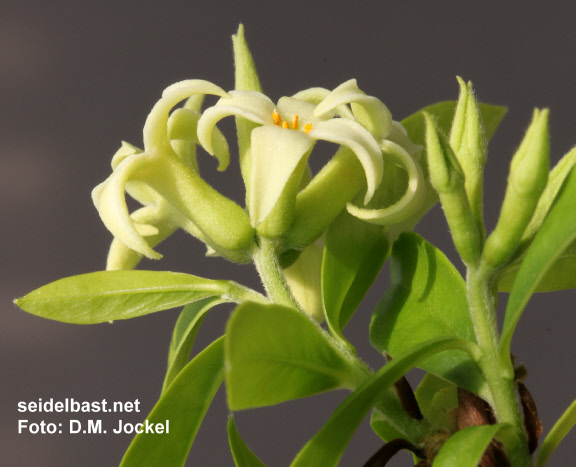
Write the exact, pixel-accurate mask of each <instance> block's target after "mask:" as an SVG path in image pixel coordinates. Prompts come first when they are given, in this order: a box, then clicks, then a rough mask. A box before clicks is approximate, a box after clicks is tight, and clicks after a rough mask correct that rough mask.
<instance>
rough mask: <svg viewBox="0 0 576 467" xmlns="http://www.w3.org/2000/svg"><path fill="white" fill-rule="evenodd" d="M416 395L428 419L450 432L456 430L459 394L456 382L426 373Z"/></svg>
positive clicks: (423, 413)
mask: <svg viewBox="0 0 576 467" xmlns="http://www.w3.org/2000/svg"><path fill="white" fill-rule="evenodd" d="M414 395H415V396H416V400H417V401H418V406H419V407H420V410H421V411H422V415H424V418H425V419H426V420H428V421H430V422H431V423H432V424H433V425H434V426H435V427H438V428H442V429H444V430H446V431H448V432H453V431H455V429H456V427H455V426H454V425H455V422H456V417H455V416H453V415H455V414H456V412H455V410H456V409H457V408H458V396H457V388H456V385H455V384H454V383H450V382H449V381H446V380H444V379H442V378H438V377H437V376H435V375H433V374H432V373H426V376H424V378H423V379H422V381H421V382H420V384H419V385H418V387H417V388H416V391H414Z"/></svg>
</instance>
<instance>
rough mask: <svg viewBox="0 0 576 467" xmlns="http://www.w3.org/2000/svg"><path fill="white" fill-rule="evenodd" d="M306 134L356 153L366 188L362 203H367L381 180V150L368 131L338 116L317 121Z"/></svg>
mask: <svg viewBox="0 0 576 467" xmlns="http://www.w3.org/2000/svg"><path fill="white" fill-rule="evenodd" d="M308 135H309V136H311V137H312V138H314V139H321V140H324V141H329V142H332V143H336V144H340V145H342V146H346V147H348V148H350V149H351V150H352V151H353V152H354V153H355V154H356V157H357V158H358V160H359V161H360V163H361V164H362V167H363V168H364V173H365V175H366V182H367V184H368V189H367V190H366V196H365V197H364V204H366V203H368V202H369V201H370V199H372V196H373V195H374V191H376V187H377V186H378V185H379V184H380V181H381V180H382V172H383V162H382V150H381V149H380V147H379V146H378V143H377V142H376V140H375V139H374V138H373V136H372V135H371V134H370V132H368V130H366V129H365V128H364V127H363V126H362V125H360V124H359V123H357V122H354V121H352V120H348V119H344V118H339V119H333V120H328V121H325V122H318V124H317V125H316V126H315V127H312V130H311V131H310V132H309V133H308Z"/></svg>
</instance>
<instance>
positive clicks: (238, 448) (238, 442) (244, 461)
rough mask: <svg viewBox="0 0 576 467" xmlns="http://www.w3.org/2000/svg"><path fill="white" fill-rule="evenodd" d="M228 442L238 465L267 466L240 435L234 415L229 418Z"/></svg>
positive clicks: (246, 466)
mask: <svg viewBox="0 0 576 467" xmlns="http://www.w3.org/2000/svg"><path fill="white" fill-rule="evenodd" d="M228 444H230V450H231V451H232V457H233V458H234V463H235V464H236V467H266V466H265V465H264V463H263V462H262V461H261V460H260V459H258V457H257V456H256V454H254V453H253V452H252V451H251V450H250V448H249V447H248V446H247V445H246V443H245V442H244V440H243V439H242V438H241V437H240V433H238V430H237V429H236V425H235V424H234V418H233V417H230V418H229V419H228Z"/></svg>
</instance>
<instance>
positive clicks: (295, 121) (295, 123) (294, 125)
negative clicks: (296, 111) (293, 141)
mask: <svg viewBox="0 0 576 467" xmlns="http://www.w3.org/2000/svg"><path fill="white" fill-rule="evenodd" d="M292 129H294V130H297V129H298V115H293V116H292Z"/></svg>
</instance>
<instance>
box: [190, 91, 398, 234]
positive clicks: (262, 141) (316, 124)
mask: <svg viewBox="0 0 576 467" xmlns="http://www.w3.org/2000/svg"><path fill="white" fill-rule="evenodd" d="M315 101H316V102H318V101H319V102H318V103H316V102H315ZM346 104H352V112H351V115H346V116H348V117H351V118H336V114H337V112H338V111H340V112H341V113H344V112H346V108H345V107H344V106H345V105H346ZM348 112H349V113H350V111H349V110H348ZM231 115H235V116H238V117H242V118H245V119H247V120H250V121H252V122H254V123H257V124H260V125H262V126H260V127H257V128H255V129H254V130H253V131H252V135H251V137H252V145H251V148H252V154H251V156H252V158H251V166H252V170H251V175H250V192H249V200H248V208H249V212H250V220H251V223H252V226H254V227H256V226H258V225H259V224H260V223H262V222H263V221H264V220H265V219H266V218H267V216H268V215H269V214H270V213H271V212H272V210H273V208H274V206H275V205H276V203H277V202H278V200H279V198H280V197H281V195H282V192H283V191H284V189H285V188H286V185H287V184H288V183H289V182H290V181H293V182H295V183H299V177H295V178H296V180H294V177H293V174H294V173H295V172H296V171H297V170H298V169H300V170H303V168H304V167H303V163H305V162H306V160H307V158H308V156H309V154H310V151H311V149H312V147H313V145H314V142H315V141H316V140H324V141H329V142H332V143H336V144H339V145H342V146H345V147H348V148H350V149H351V150H352V151H353V152H354V154H356V157H357V158H358V160H359V161H360V163H361V164H362V167H363V169H364V173H365V176H366V184H367V190H366V195H365V197H364V202H365V203H367V202H368V201H370V199H371V198H372V196H373V194H374V192H375V190H376V188H377V187H378V185H379V183H380V181H381V180H382V166H383V163H382V151H381V150H380V147H379V145H378V142H377V141H376V138H375V136H374V135H373V133H371V131H369V129H370V130H372V131H373V132H374V133H375V134H376V135H377V136H378V137H382V138H384V137H385V136H387V135H388V133H389V132H390V126H391V122H392V117H391V115H390V112H389V111H388V109H387V108H386V106H385V105H384V104H383V103H382V102H381V101H380V100H378V99H377V98H375V97H371V96H367V95H365V94H364V93H363V92H362V91H360V90H359V89H358V86H357V85H356V80H350V81H347V82H346V83H343V84H342V85H340V86H338V87H337V88H336V89H334V91H332V92H329V91H327V90H325V89H318V88H316V89H311V90H308V91H303V92H301V93H298V94H296V95H295V96H293V97H282V98H281V99H280V100H279V101H278V103H277V104H274V103H273V102H272V101H271V100H270V99H269V98H268V97H266V96H265V95H264V94H261V93H259V92H256V91H230V93H229V94H228V96H224V97H222V98H221V99H220V100H219V101H218V102H217V103H216V105H214V106H213V107H211V108H209V109H207V110H205V111H204V113H203V114H202V117H201V118H200V121H199V122H198V138H199V140H200V143H201V144H202V146H204V148H205V149H206V150H207V151H208V152H209V153H210V154H213V147H212V144H211V135H212V130H213V128H214V126H215V125H216V123H217V122H218V121H219V120H221V119H222V118H224V117H227V116H231Z"/></svg>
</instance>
